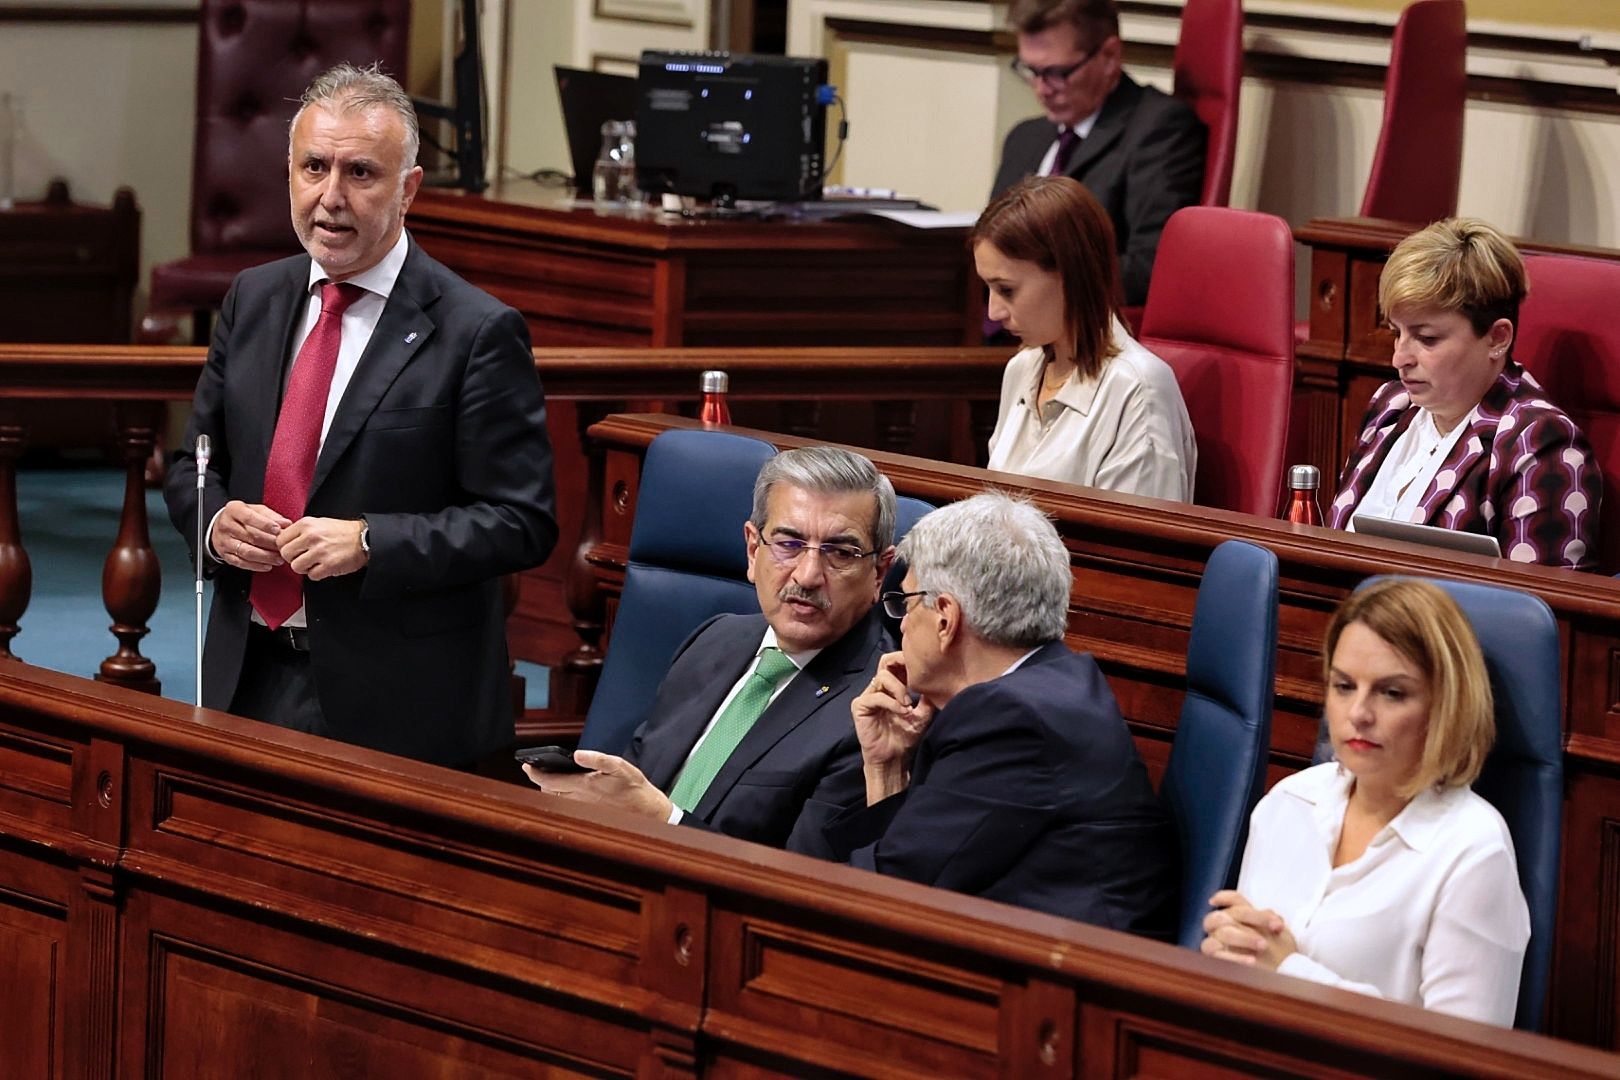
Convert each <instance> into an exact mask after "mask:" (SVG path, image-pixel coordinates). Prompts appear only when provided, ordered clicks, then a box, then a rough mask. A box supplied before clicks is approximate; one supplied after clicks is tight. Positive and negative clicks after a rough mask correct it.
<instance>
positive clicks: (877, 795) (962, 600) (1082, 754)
mask: <svg viewBox="0 0 1620 1080" xmlns="http://www.w3.org/2000/svg"><path fill="white" fill-rule="evenodd" d="M899 558H900V559H901V560H903V562H904V563H905V565H906V570H907V572H906V578H905V582H904V584H903V585H902V588H903V589H904V591H903V592H891V593H885V594H884V596H883V603H884V606H885V607H887V608H888V610H889V614H890V615H898V616H901V617H902V621H901V623H900V633H901V651H900V652H896V653H890V654H888V655H887V656H885V657H883V659H882V661H880V662H879V664H878V670H877V674H876V676H875V677H874V678H873V679H872V681H871V682H870V683H869V684H868V685H867V686H866V688H865V689H864V690H863V691H862V693H861V694H860V696H859V697H857V698H855V700H854V702H853V704H852V705H851V709H850V712H851V715H852V717H853V719H854V725H855V731H856V733H857V735H858V736H859V737H860V743H861V754H862V757H863V760H864V772H865V779H866V800H865V805H855V806H837V805H832V804H824V803H822V802H820V801H819V800H813V801H812V802H811V803H810V804H808V805H807V806H806V807H805V811H804V814H803V815H802V816H801V817H800V819H799V823H798V826H797V827H796V828H795V830H794V833H793V836H792V837H791V838H790V839H789V841H788V847H789V848H790V849H791V850H796V851H802V852H804V853H806V854H812V855H820V856H822V857H823V858H832V859H836V860H839V861H843V862H848V863H850V864H851V865H853V866H859V867H862V868H864V869H867V870H876V871H877V872H879V873H882V874H893V875H895V876H896V877H903V878H908V879H910V880H912V881H919V882H922V883H923V884H925V885H934V886H937V887H939V888H943V889H954V890H956V891H957V892H964V893H971V894H973V895H977V896H984V897H987V898H989V899H991V900H1001V901H1003V902H1005V903H1009V904H1018V905H1021V906H1023V907H1028V908H1034V909H1036V910H1039V911H1045V912H1049V913H1051V914H1054V915H1063V916H1067V917H1068V918H1071V919H1079V920H1081V921H1083V922H1088V923H1093V924H1095V925H1097V926H1106V927H1109V928H1111V929H1115V930H1127V931H1131V932H1134V933H1139V934H1148V935H1151V936H1155V937H1161V938H1168V937H1169V936H1170V933H1171V928H1172V925H1173V921H1174V918H1175V906H1176V901H1177V888H1176V877H1177V874H1176V869H1175V867H1176V847H1175V845H1176V841H1175V832H1174V830H1173V828H1172V827H1171V825H1170V823H1169V820H1168V818H1167V817H1166V816H1165V813H1164V811H1163V809H1162V808H1161V807H1160V805H1159V801H1158V799H1157V797H1156V796H1155V795H1154V793H1153V787H1152V785H1151V784H1150V783H1149V781H1148V775H1147V769H1146V768H1144V767H1143V765H1142V761H1141V759H1140V758H1139V757H1138V756H1137V753H1136V745H1135V743H1134V742H1133V741H1132V739H1131V733H1130V730H1129V729H1128V728H1127V727H1126V726H1125V721H1124V719H1123V718H1121V716H1120V713H1119V706H1118V705H1117V704H1116V703H1115V701H1114V695H1113V693H1112V692H1111V691H1110V690H1109V688H1108V682H1107V680H1106V679H1105V678H1104V677H1103V674H1102V671H1101V670H1100V669H1099V668H1098V667H1097V663H1096V661H1095V660H1093V659H1092V658H1091V656H1090V655H1089V654H1086V653H1074V652H1071V651H1070V650H1069V648H1068V646H1067V645H1065V644H1064V643H1063V632H1064V629H1065V627H1066V626H1067V622H1068V611H1069V589H1070V585H1071V583H1072V579H1071V576H1070V572H1069V554H1068V551H1067V550H1066V549H1065V548H1064V546H1063V541H1062V540H1060V539H1059V538H1058V534H1057V530H1056V529H1055V528H1053V527H1052V523H1051V522H1050V521H1048V520H1047V519H1046V517H1045V516H1044V515H1042V514H1041V512H1040V511H1039V510H1037V509H1036V508H1035V507H1033V506H1031V505H1030V504H1029V503H1026V502H1020V501H1018V500H1015V499H1012V498H1010V497H1008V496H1007V495H1005V494H1002V493H1000V492H985V493H983V494H980V495H975V496H973V497H972V498H971V499H965V500H963V501H962V502H958V503H952V504H950V505H949V506H944V507H941V508H940V509H938V510H935V511H933V512H932V513H930V514H928V515H927V516H926V517H924V518H923V519H922V520H921V521H919V522H918V523H917V524H916V525H915V526H913V527H912V530H911V532H910V533H908V534H907V535H906V538H905V540H903V541H902V542H901V544H900V551H899Z"/></svg>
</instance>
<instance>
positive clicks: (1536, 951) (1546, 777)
mask: <svg viewBox="0 0 1620 1080" xmlns="http://www.w3.org/2000/svg"><path fill="white" fill-rule="evenodd" d="M1378 580H1380V579H1379V578H1370V579H1369V580H1368V581H1367V582H1364V583H1363V585H1362V587H1363V588H1365V587H1366V585H1367V584H1370V583H1371V582H1372V581H1378ZM1430 580H1433V581H1434V584H1436V585H1438V586H1439V587H1440V588H1442V589H1444V590H1445V591H1446V592H1447V593H1449V594H1450V596H1451V598H1452V599H1453V600H1455V601H1457V606H1458V607H1460V608H1462V611H1463V614H1464V615H1466V616H1468V621H1469V622H1470V623H1471V624H1472V625H1473V627H1474V636H1475V637H1477V638H1479V646H1480V650H1481V651H1482V652H1483V653H1484V654H1485V667H1486V669H1487V670H1488V671H1489V672H1490V677H1491V692H1492V693H1493V694H1494V695H1495V697H1496V746H1495V747H1494V748H1493V749H1492V750H1491V755H1490V757H1489V758H1487V759H1486V761H1485V771H1484V772H1482V773H1481V774H1480V777H1479V779H1478V780H1476V781H1474V790H1475V791H1477V792H1479V794H1480V795H1481V796H1482V797H1484V798H1485V799H1486V800H1488V801H1489V802H1490V804H1491V805H1492V806H1494V807H1496V809H1497V811H1498V812H1499V813H1500V814H1501V815H1502V817H1503V819H1504V820H1505V821H1506V822H1507V826H1508V831H1509V832H1510V833H1512V835H1513V850H1514V853H1515V854H1516V855H1517V856H1518V860H1519V887H1520V888H1521V889H1523V890H1524V898H1525V902H1526V903H1527V904H1528V905H1529V907H1530V945H1529V947H1528V948H1527V949H1526V950H1525V954H1524V970H1523V973H1522V974H1521V976H1520V978H1519V1009H1518V1015H1517V1016H1516V1017H1515V1019H1514V1022H1513V1026H1514V1027H1517V1028H1521V1029H1523V1030H1525V1031H1539V1030H1540V1029H1541V1018H1542V1011H1543V1006H1544V1004H1545V1002H1546V1000H1547V982H1548V974H1549V971H1550V969H1551V967H1552V947H1553V926H1554V924H1555V923H1556V921H1557V917H1558V854H1559V844H1560V842H1561V839H1562V830H1563V821H1564V732H1563V720H1562V717H1563V708H1562V700H1561V699H1562V694H1561V688H1560V681H1559V674H1560V672H1561V671H1562V668H1561V666H1560V664H1559V659H1558V624H1557V621H1556V620H1554V618H1553V613H1552V610H1551V609H1550V608H1548V607H1547V605H1546V603H1545V602H1544V601H1543V600H1542V599H1541V598H1540V597H1539V596H1533V595H1531V594H1530V593H1523V592H1517V591H1515V590H1513V589H1502V588H1497V587H1496V586H1493V585H1475V584H1471V583H1467V582H1461V581H1440V580H1435V579H1430ZM1317 752H1318V757H1319V759H1320V760H1324V761H1325V760H1327V759H1328V758H1330V757H1331V756H1332V746H1331V745H1330V744H1329V745H1328V746H1327V747H1326V753H1323V748H1322V746H1321V745H1320V744H1319V746H1318V751H1317Z"/></svg>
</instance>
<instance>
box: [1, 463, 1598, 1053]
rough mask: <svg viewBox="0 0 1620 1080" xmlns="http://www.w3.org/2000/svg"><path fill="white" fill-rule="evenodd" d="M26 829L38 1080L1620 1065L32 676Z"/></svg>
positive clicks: (9, 757) (11, 830)
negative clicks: (59, 1078) (63, 1078)
mask: <svg viewBox="0 0 1620 1080" xmlns="http://www.w3.org/2000/svg"><path fill="white" fill-rule="evenodd" d="M891 464H892V463H891ZM918 475H919V476H920V474H918ZM0 837H3V841H0V955H4V956H5V957H6V965H7V970H6V979H5V982H4V985H3V986H0V1045H3V1046H4V1051H3V1061H4V1066H3V1068H0V1071H3V1072H4V1073H5V1075H6V1076H7V1077H15V1078H18V1080H33V1078H36V1077H39V1078H44V1077H56V1076H62V1075H65V1076H68V1077H71V1078H74V1080H78V1078H81V1077H92V1076H94V1077H107V1076H113V1075H118V1076H133V1075H143V1076H184V1077H188V1078H190V1077H197V1078H211V1077H229V1076H239V1075H242V1074H243V1073H244V1072H251V1073H253V1074H255V1075H263V1076H311V1077H314V1076H352V1075H366V1076H387V1077H390V1078H394V1080H417V1078H423V1080H426V1078H442V1077H448V1076H469V1077H470V1076H484V1075H502V1076H520V1075H523V1076H532V1075H542V1074H543V1075H561V1074H567V1075H590V1076H625V1077H627V1076H638V1077H643V1078H653V1077H662V1078H679V1077H693V1076H702V1075H713V1076H737V1075H750V1076H761V1075H788V1076H807V1075H837V1076H885V1077H893V1078H904V1077H917V1078H924V1077H953V1078H954V1077H963V1078H973V1077H984V1078H989V1077H998V1076H999V1077H1017V1078H1020V1080H1047V1078H1051V1080H1064V1078H1068V1077H1121V1076H1149V1075H1151V1076H1177V1077H1193V1078H1197V1077H1233V1076H1239V1075H1264V1076H1270V1077H1280V1076H1288V1077H1349V1076H1371V1077H1387V1076H1419V1075H1421V1076H1436V1077H1439V1076H1473V1077H1491V1078H1498V1080H1510V1078H1511V1080H1524V1078H1543V1077H1544V1078H1548V1080H1552V1078H1557V1080H1581V1078H1588V1077H1592V1078H1596V1077H1610V1076H1613V1075H1615V1072H1616V1070H1617V1069H1620V1058H1617V1057H1616V1056H1614V1055H1611V1054H1606V1053H1603V1052H1600V1051H1598V1050H1594V1049H1591V1048H1588V1047H1581V1046H1577V1045H1573V1044H1570V1043H1566V1042H1559V1041H1556V1040H1552V1039H1548V1038H1544V1037H1540V1036H1534V1035H1528V1034H1525V1033H1522V1032H1514V1031H1506V1030H1501V1029H1496V1028H1488V1027H1484V1026H1481V1025H1478V1024H1474V1023H1470V1022H1467V1021H1463V1020H1458V1019H1454V1018H1450V1017H1445V1016H1440V1015H1437V1014H1433V1013H1426V1012H1423V1011H1421V1010H1418V1009H1414V1008H1411V1007H1408V1006H1402V1005H1395V1004H1392V1003H1389V1002H1384V1001H1379V1000H1376V999H1372V998H1367V997H1362V996H1360V995H1356V994H1352V993H1349V992H1346V991H1341V990H1335V989H1330V988H1327V987H1320V986H1317V985H1315V984H1312V983H1308V982H1304V981H1301V980H1296V979H1290V978H1287V977H1285V976H1278V975H1275V974H1271V973H1267V972H1261V971H1251V970H1246V969H1242V968H1239V967H1237V966H1236V965H1232V964H1225V963H1221V962H1218V961H1215V960H1210V959H1207V958H1205V957H1202V956H1200V955H1198V954H1196V953H1193V952H1190V951H1187V950H1182V949H1177V948H1174V947H1172V946H1169V945H1162V944H1159V943H1157V942H1151V941H1145V940H1141V939H1137V938H1132V937H1129V936H1126V935H1123V934H1119V933H1115V932H1112V931H1107V930H1101V929H1097V928H1093V927H1089V926H1084V925H1082V924H1079V923H1074V922H1069V921H1067V920H1063V919H1057V918H1053V917H1051V916H1047V915H1042V914H1038V913H1035V912H1030V911H1024V910H1021V909H1017V908H1012V907H1008V906H1005V905H1001V904H996V903H991V902H989V901H984V900H978V899H975V898H971V897H965V896H960V895H957V894H954V893H949V892H944V891H940V890H935V889H929V888H925V887H922V886H919V885H914V884H912V883H909V882H903V881H898V880H893V879H889V878H884V877H880V876H878V875H875V874H870V873H866V872H863V871H857V870H853V869H850V868H848V867H842V866H833V865H828V864H825V863H820V862H816V861H814V860H810V859H807V858H803V857H801V856H796V855H790V854H787V853H784V852H778V851H773V850H769V849H766V848H762V847H758V846H755V845H752V844H745V843H742V842H739V841H735V840H732V839H731V838H729V837H724V836H720V835H714V834H708V833H704V832H701V831H699V830H695V829H684V828H679V827H674V826H668V825H665V824H663V823H661V822H649V821H646V820H643V819H637V818H631V817H629V816H626V815H624V814H621V813H618V812H615V811H610V810H592V809H590V808H585V807H578V806H573V805H570V804H569V803H567V802H566V801H564V800H557V799H552V798H548V797H546V796H543V795H541V794H540V793H538V792H536V791H534V790H532V789H530V788H527V787H518V786H513V785H506V784H500V783H497V782H495V781H491V780H486V779H481V778H477V777H472V776H468V775H465V774H460V773H454V772H450V771H448V770H444V769H438V768H434V767H431V766H426V765H420V764H418V763H415V762H411V761H406V760H403V759H400V758H393V757H389V756H387V755H383V754H377V753H373V752H370V751H364V750H360V749H358V748H355V747H349V746H345V745H342V744H339V743H334V742H331V741H328V740H324V739H319V738H315V737H312V736H308V735H302V734H298V733H293V732H287V731H282V730H280V729H277V728H272V727H269V726H267V725H263V724H257V723H254V722H253V721H249V720H241V719H238V718H236V717H231V716H226V715H224V714H220V713H214V712H209V711H206V710H201V709H195V708H192V707H190V706H187V705H181V704H179V703H176V702H172V701H167V700H164V699H161V698H154V697H151V696H149V695H143V694H135V693H131V692H129V691H127V690H124V689H122V688H118V687H110V686H105V685H102V684H97V683H92V682H89V681H87V680H82V679H76V678H73V677H71V676H65V675H60V674H57V673H55V672H48V671H43V670H40V669H36V668H31V667H28V666H24V665H3V666H0Z"/></svg>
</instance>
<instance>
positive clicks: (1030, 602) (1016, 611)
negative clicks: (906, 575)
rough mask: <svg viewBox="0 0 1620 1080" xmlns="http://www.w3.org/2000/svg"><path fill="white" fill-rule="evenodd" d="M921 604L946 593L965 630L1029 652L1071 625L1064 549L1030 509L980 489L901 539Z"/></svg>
mask: <svg viewBox="0 0 1620 1080" xmlns="http://www.w3.org/2000/svg"><path fill="white" fill-rule="evenodd" d="M898 557H899V558H901V559H903V560H905V563H906V567H907V568H908V569H909V570H910V571H911V579H912V586H911V587H912V588H913V589H922V590H925V591H926V592H927V593H928V595H927V596H924V597H923V598H922V600H921V603H922V604H923V605H925V606H927V607H933V606H934V598H935V597H936V596H938V595H939V594H940V593H950V594H951V595H952V596H954V597H955V598H956V602H957V603H958V604H960V605H961V606H962V619H963V621H964V622H966V623H967V626H968V629H970V630H972V631H973V632H974V633H975V634H977V635H978V636H979V637H981V638H983V639H984V640H985V641H987V642H989V643H990V644H992V645H1010V646H1017V647H1019V648H1025V649H1028V648H1034V647H1035V646H1037V645H1044V644H1046V643H1047V642H1048V641H1056V640H1057V639H1058V638H1061V637H1062V636H1063V631H1064V629H1065V628H1066V627H1067V626H1068V622H1069V587H1070V583H1071V581H1072V575H1071V574H1070V571H1069V552H1068V550H1067V549H1066V548H1064V546H1063V541H1062V540H1061V539H1059V538H1058V532H1057V529H1056V528H1055V527H1054V526H1053V525H1052V522H1051V521H1049V520H1048V519H1047V517H1046V515H1045V514H1043V513H1041V512H1040V510H1038V509H1036V508H1035V506H1033V505H1032V504H1030V503H1028V502H1025V501H1024V500H1021V499H1014V498H1012V497H1011V496H1008V495H1006V494H1005V493H1003V492H1000V491H985V492H981V493H980V494H978V495H975V496H973V497H972V498H969V499H963V500H962V501H961V502H955V503H950V504H948V505H946V506H942V507H940V508H939V509H938V510H934V511H932V512H931V513H929V514H927V515H926V516H925V517H924V518H923V519H922V520H921V521H919V522H917V524H915V525H913V526H912V527H911V531H910V532H909V533H907V534H906V538H905V539H904V540H902V541H900V551H899V556H898Z"/></svg>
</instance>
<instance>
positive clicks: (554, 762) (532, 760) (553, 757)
mask: <svg viewBox="0 0 1620 1080" xmlns="http://www.w3.org/2000/svg"><path fill="white" fill-rule="evenodd" d="M513 756H514V757H516V758H517V759H518V760H519V761H521V762H522V763H523V764H525V765H533V766H534V767H535V768H537V769H539V770H540V771H541V772H555V773H582V772H590V771H591V770H589V769H587V768H586V767H585V766H583V765H580V764H578V763H577V762H575V761H574V755H573V754H571V753H569V752H568V751H567V750H564V749H563V748H562V747H560V746H527V747H524V748H523V749H521V750H519V751H517V753H515V754H514V755H513Z"/></svg>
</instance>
